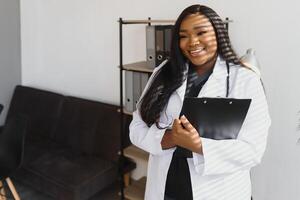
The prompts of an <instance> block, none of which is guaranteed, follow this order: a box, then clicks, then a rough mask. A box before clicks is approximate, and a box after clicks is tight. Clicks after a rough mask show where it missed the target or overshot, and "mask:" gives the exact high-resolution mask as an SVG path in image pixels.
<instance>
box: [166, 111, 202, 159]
mask: <svg viewBox="0 0 300 200" xmlns="http://www.w3.org/2000/svg"><path fill="white" fill-rule="evenodd" d="M171 138H172V139H171V140H172V141H173V143H174V144H175V145H178V146H181V147H184V148H186V149H189V150H190V151H192V152H196V153H199V154H202V143H201V137H200V136H199V133H198V131H197V130H196V129H195V128H194V127H193V125H192V124H191V123H190V122H189V121H188V119H187V118H186V117H185V116H181V117H180V119H175V120H174V123H173V126H172V134H171Z"/></svg>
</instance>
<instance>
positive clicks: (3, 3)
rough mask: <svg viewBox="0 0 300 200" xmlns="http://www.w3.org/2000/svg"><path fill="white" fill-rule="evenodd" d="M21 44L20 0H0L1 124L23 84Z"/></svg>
mask: <svg viewBox="0 0 300 200" xmlns="http://www.w3.org/2000/svg"><path fill="white" fill-rule="evenodd" d="M20 45H21V38H20V5H19V0H0V103H1V104H3V105H4V110H3V113H2V114H1V116H0V125H3V124H4V119H5V117H6V113H7V110H8V108H9V102H10V100H11V97H12V93H13V91H14V88H15V86H16V85H17V84H21V46H20Z"/></svg>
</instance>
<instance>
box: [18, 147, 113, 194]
mask: <svg viewBox="0 0 300 200" xmlns="http://www.w3.org/2000/svg"><path fill="white" fill-rule="evenodd" d="M49 146H52V147H54V146H55V144H52V145H51V144H49ZM35 150H36V148H35V147H34V145H33V146H31V147H30V148H27V151H28V153H30V152H31V151H35ZM40 152H41V154H40V155H36V158H35V160H31V162H25V163H24V166H23V168H22V170H20V171H19V172H18V174H17V175H16V178H17V179H21V181H23V182H25V183H26V182H27V183H29V184H31V185H32V186H33V187H35V188H36V189H38V190H41V191H43V192H45V193H48V194H49V195H51V196H53V197H54V198H55V199H63V200H65V199H73V200H77V199H78V200H79V199H81V200H83V199H88V198H89V197H91V196H93V195H94V194H95V193H96V192H98V191H100V190H101V189H103V188H105V187H107V186H108V185H110V184H111V183H113V182H114V181H115V180H116V179H117V174H118V173H117V164H115V163H112V162H110V161H107V160H103V159H100V158H98V157H94V156H80V155H76V154H74V153H71V152H70V151H68V149H66V148H60V147H58V146H57V148H51V149H48V150H46V149H40Z"/></svg>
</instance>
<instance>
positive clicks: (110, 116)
mask: <svg viewBox="0 0 300 200" xmlns="http://www.w3.org/2000/svg"><path fill="white" fill-rule="evenodd" d="M117 108H118V107H117V106H113V105H109V104H105V103H100V102H96V101H90V100H85V99H80V98H75V97H66V98H65V101H64V103H63V109H62V113H61V117H60V119H59V123H58V126H57V129H56V130H55V131H54V135H53V138H54V140H55V141H56V142H58V143H60V144H65V145H66V146H68V147H70V148H72V149H73V151H74V152H75V153H76V152H80V153H81V154H86V155H97V156H100V157H102V158H104V159H107V160H117V157H118V154H117V153H118V151H119V149H120V113H118V112H117Z"/></svg>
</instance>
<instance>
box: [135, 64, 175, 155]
mask: <svg viewBox="0 0 300 200" xmlns="http://www.w3.org/2000/svg"><path fill="white" fill-rule="evenodd" d="M166 62H167V61H164V62H163V63H162V64H161V65H160V66H158V67H157V68H155V70H154V71H153V74H152V75H151V77H150V79H149V81H148V83H147V85H146V87H145V89H144V91H143V93H142V95H141V98H142V97H143V95H144V93H145V91H146V90H147V89H148V88H149V85H150V84H151V83H152V80H153V78H154V77H155V76H156V74H157V72H158V71H159V69H160V68H161V67H163V66H164V65H165V64H166ZM138 104H139V102H138V103H137V105H138ZM160 126H161V127H168V126H169V124H163V123H160ZM165 131H166V128H165V129H159V128H157V127H156V125H155V124H153V125H152V126H151V127H148V126H147V124H146V123H145V122H144V121H143V119H142V118H141V115H140V112H139V109H138V106H137V110H136V111H134V112H133V116H132V121H131V123H130V126H129V138H130V141H131V142H132V144H134V145H136V146H137V147H139V148H141V149H143V150H144V151H147V152H149V153H150V154H153V155H164V154H168V153H171V152H173V151H174V148H172V149H168V150H163V149H162V147H161V144H160V143H161V140H162V137H163V136H164V133H165Z"/></svg>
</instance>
